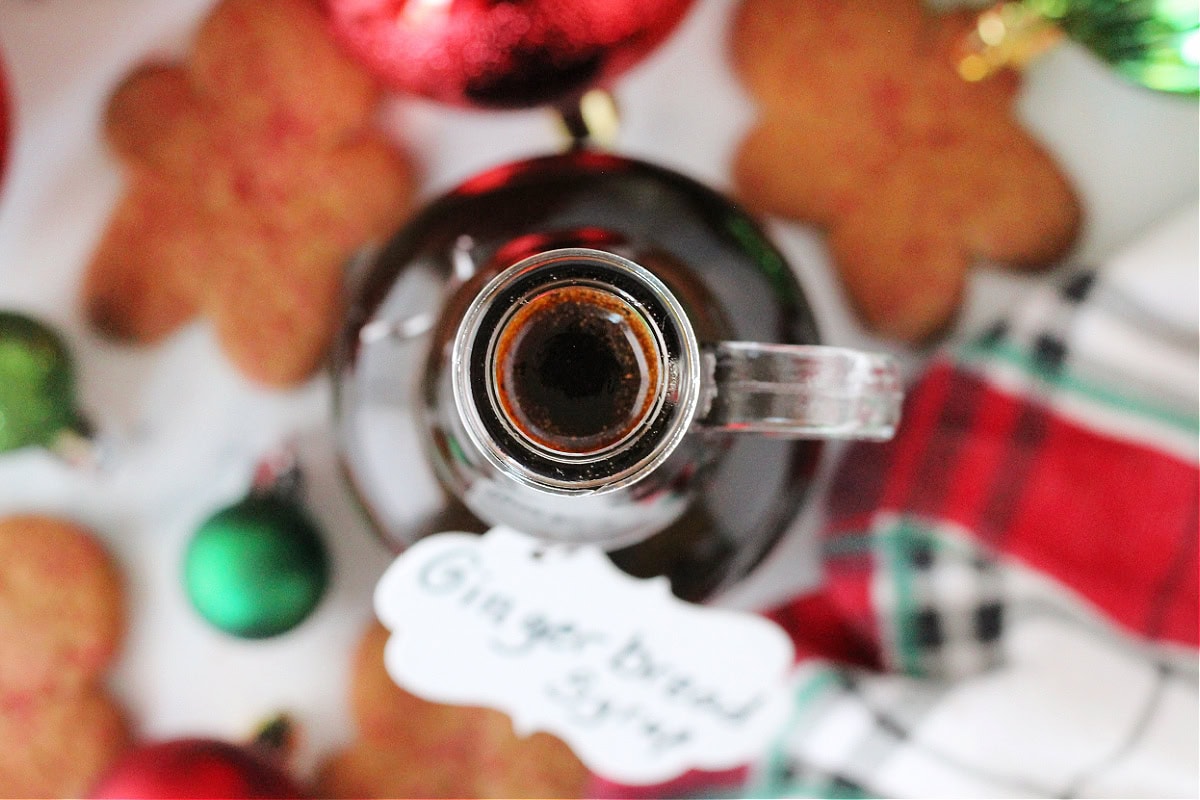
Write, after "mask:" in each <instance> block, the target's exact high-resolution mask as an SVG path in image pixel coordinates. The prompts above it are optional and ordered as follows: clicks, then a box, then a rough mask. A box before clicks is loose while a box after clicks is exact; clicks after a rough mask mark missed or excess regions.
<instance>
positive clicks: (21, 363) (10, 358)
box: [0, 311, 96, 463]
mask: <svg viewBox="0 0 1200 800" xmlns="http://www.w3.org/2000/svg"><path fill="white" fill-rule="evenodd" d="M75 401H76V398H75V370H74V365H73V363H72V359H71V354H70V352H69V350H68V349H67V345H66V343H65V342H64V341H63V339H62V337H61V336H60V335H59V334H58V333H57V332H56V331H55V330H54V329H52V328H50V327H49V326H47V325H45V324H43V323H41V322H39V321H38V320H36V319H34V318H33V317H29V316H26V315H24V314H18V313H16V312H12V311H0V454H3V453H7V452H9V451H12V450H18V449H21V448H25V447H44V448H48V449H50V450H52V451H53V452H55V453H56V454H58V455H59V456H61V457H63V458H64V459H66V460H67V461H68V462H71V463H80V462H87V461H89V460H92V456H94V455H95V450H96V448H95V446H94V445H95V443H94V441H93V440H92V439H91V432H90V428H89V426H88V424H87V423H86V422H85V420H84V419H83V417H82V416H80V414H79V412H78V411H77V410H76V407H75Z"/></svg>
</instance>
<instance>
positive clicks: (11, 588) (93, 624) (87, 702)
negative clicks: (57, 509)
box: [0, 516, 129, 797]
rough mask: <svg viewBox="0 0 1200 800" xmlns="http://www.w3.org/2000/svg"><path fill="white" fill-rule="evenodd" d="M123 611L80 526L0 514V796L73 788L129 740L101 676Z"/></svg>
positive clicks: (73, 791) (107, 568)
mask: <svg viewBox="0 0 1200 800" xmlns="http://www.w3.org/2000/svg"><path fill="white" fill-rule="evenodd" d="M123 611H124V609H123V591H122V586H121V580H120V576H119V575H118V574H117V571H116V568H115V567H114V565H113V563H112V561H111V560H110V559H109V557H108V555H107V554H106V553H105V551H104V549H103V547H101V545H100V543H99V542H98V541H97V540H96V538H95V537H94V536H93V535H92V534H91V533H90V532H89V531H87V530H85V529H84V528H81V527H80V526H78V525H76V524H74V523H72V522H68V521H66V520H61V519H56V518H52V517H43V516H15V517H8V518H5V519H0V643H3V646H0V797H80V796H82V795H83V794H85V793H86V792H87V791H88V790H89V789H90V788H91V784H92V782H93V781H95V780H96V778H97V776H98V775H100V774H101V773H102V772H103V771H104V770H105V769H107V768H108V766H109V765H110V764H111V763H112V762H113V760H114V759H116V758H117V756H119V755H120V754H121V753H122V752H123V751H124V750H125V749H126V747H128V745H129V731H128V727H127V724H126V721H125V717H124V714H123V713H122V711H121V709H120V708H119V707H118V706H117V704H116V703H115V702H114V701H113V699H112V698H111V697H110V696H109V695H108V693H107V692H106V690H105V689H104V687H103V685H102V680H103V676H104V672H105V670H106V669H107V668H108V666H109V664H110V663H111V662H112V659H113V657H114V655H115V654H116V651H117V646H118V644H119V643H120V639H121V636H122V633H123V630H124V613H123Z"/></svg>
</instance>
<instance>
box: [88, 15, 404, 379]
mask: <svg viewBox="0 0 1200 800" xmlns="http://www.w3.org/2000/svg"><path fill="white" fill-rule="evenodd" d="M378 99H379V94H378V89H377V87H376V86H375V84H374V83H373V81H372V79H371V78H370V77H369V76H368V75H367V74H366V73H365V72H364V71H363V70H362V69H361V68H360V67H358V66H356V65H354V64H353V63H352V62H351V61H349V60H348V59H347V58H346V57H345V56H343V55H342V53H341V52H340V51H339V50H338V48H337V46H336V45H335V44H334V43H333V41H332V40H331V39H330V36H329V34H328V31H327V30H326V24H325V20H324V18H323V17H322V15H321V11H320V9H319V8H318V7H317V6H316V4H315V0H221V2H219V3H218V4H217V6H216V7H215V8H214V10H213V12H212V14H211V15H210V16H209V17H208V19H207V20H206V21H205V22H204V23H203V25H202V26H201V29H200V31H199V33H198V35H197V38H196V41H195V43H194V46H193V49H192V51H191V54H190V57H189V58H188V59H187V60H186V62H185V63H183V64H182V65H146V66H143V67H140V68H138V69H137V70H135V71H134V72H133V73H132V74H131V75H129V76H128V77H127V78H126V79H125V80H124V82H123V83H122V84H121V85H120V86H119V87H118V88H117V90H116V92H115V93H114V95H113V96H112V98H111V100H110V102H109V105H108V110H107V115H106V118H105V123H104V131H105V136H106V139H107V142H108V144H109V146H110V148H111V149H112V150H113V152H114V153H115V154H116V156H117V157H118V158H119V159H120V160H121V161H122V162H123V164H124V166H125V168H126V169H125V172H126V175H127V187H126V190H125V193H124V195H123V197H122V198H121V199H120V201H119V202H118V205H117V207H116V210H115V211H114V213H113V216H112V218H111V220H110V221H109V224H108V227H107V229H106V230H105V232H104V234H103V236H102V238H101V240H100V242H99V244H98V247H97V250H96V252H95V254H94V256H93V258H92V261H91V264H90V265H89V267H88V271H87V274H86V277H85V280H84V288H83V301H84V307H85V311H86V313H87V316H88V318H89V319H90V321H91V322H92V324H93V325H94V327H96V328H97V329H98V330H100V331H101V332H103V333H106V334H108V335H110V336H112V337H114V338H117V339H120V340H126V341H132V342H138V343H151V342H156V341H158V340H160V339H162V338H163V337H165V336H167V335H168V334H170V333H172V332H173V331H175V330H176V329H177V328H179V327H180V326H181V325H183V324H184V323H185V322H187V321H188V320H190V319H192V318H193V317H194V316H196V315H198V314H199V315H203V316H205V317H207V318H209V319H210V320H211V321H212V323H213V325H214V327H215V329H216V334H217V337H218V339H219V341H220V344H221V346H222V348H223V349H224V351H225V352H226V354H227V355H228V357H229V358H230V359H231V360H232V361H233V363H234V364H235V365H236V366H237V367H238V368H239V369H240V370H241V371H242V372H243V373H244V374H245V375H246V376H248V377H249V378H251V379H253V380H255V381H258V382H260V383H262V384H266V385H269V386H287V385H290V384H294V383H296V382H298V381H300V380H303V379H304V378H306V377H308V376H309V375H310V374H311V373H312V372H313V371H314V369H315V368H316V367H317V366H318V365H319V364H320V362H321V360H322V358H323V356H324V354H325V352H326V350H327V348H328V346H329V344H330V341H331V339H332V337H333V334H334V331H335V330H336V327H337V324H338V320H339V317H340V312H341V303H342V277H343V268H344V265H345V263H346V262H347V260H348V259H349V257H350V256H351V255H352V253H354V251H355V250H356V249H357V248H359V247H360V246H362V245H363V244H364V243H365V242H367V241H369V240H372V239H374V238H377V237H382V236H383V235H385V234H387V233H388V232H390V231H391V230H392V229H393V228H394V227H395V226H396V225H398V224H399V222H400V221H401V220H402V218H403V217H404V216H405V214H406V213H407V210H408V207H409V203H410V199H411V194H412V189H413V177H412V172H411V169H410V166H409V164H408V163H407V161H406V160H405V159H404V157H403V156H402V155H401V154H400V153H399V152H398V151H397V149H396V148H395V147H394V146H393V145H392V144H391V143H390V142H389V141H388V140H387V139H386V137H385V136H384V135H383V134H382V133H381V132H380V131H378V130H377V129H376V128H375V126H374V117H375V113H376V109H377V105H378Z"/></svg>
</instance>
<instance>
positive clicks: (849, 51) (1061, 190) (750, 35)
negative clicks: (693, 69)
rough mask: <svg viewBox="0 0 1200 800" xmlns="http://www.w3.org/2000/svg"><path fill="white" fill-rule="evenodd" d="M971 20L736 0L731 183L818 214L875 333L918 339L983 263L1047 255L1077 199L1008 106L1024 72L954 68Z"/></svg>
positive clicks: (848, 4) (787, 0) (773, 206)
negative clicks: (742, 114) (969, 75)
mask: <svg viewBox="0 0 1200 800" xmlns="http://www.w3.org/2000/svg"><path fill="white" fill-rule="evenodd" d="M973 19H974V15H973V14H971V13H970V12H966V11H960V12H952V13H946V14H934V13H932V12H928V11H926V10H925V9H924V7H923V6H922V4H921V3H920V1H919V0H803V2H797V1H796V0H745V2H743V4H742V6H741V7H740V9H739V11H738V14H737V17H736V21H735V28H734V32H733V40H732V53H733V61H734V66H735V69H736V71H737V72H738V74H739V76H740V77H741V79H742V81H743V82H744V84H745V86H746V88H747V89H748V90H749V92H750V93H751V94H752V95H753V96H754V98H755V99H756V101H757V103H758V106H759V111H760V117H759V120H758V122H757V125H756V126H755V127H754V128H753V130H751V132H750V133H749V135H748V136H747V138H746V139H745V140H744V141H743V142H742V143H741V146H740V149H739V150H738V153H737V156H736V161H735V163H734V178H735V181H736V184H737V186H738V189H739V192H740V193H741V195H742V196H743V197H744V198H745V199H746V200H747V201H748V202H749V203H750V204H751V205H754V206H757V207H759V208H760V209H762V210H764V211H767V212H769V213H774V214H779V215H781V216H784V217H788V218H790V219H794V220H798V221H804V222H809V223H813V224H816V225H818V226H820V227H822V228H824V229H825V230H826V232H827V234H828V245H829V250H830V254H831V258H832V260H833V262H834V264H835V266H836V268H837V270H838V272H839V274H840V276H841V280H842V283H843V285H844V287H845V290H846V292H847V294H848V297H849V300H850V301H851V303H852V305H854V306H855V307H856V308H857V310H858V311H859V312H860V314H861V316H862V318H863V319H864V321H865V322H866V324H867V325H868V326H869V327H871V328H873V329H874V330H876V331H878V332H880V333H882V334H884V335H888V336H892V337H895V338H898V339H901V340H904V341H908V342H914V343H919V342H924V341H926V340H928V339H930V338H932V337H934V336H935V335H937V334H938V333H940V332H942V331H943V330H944V329H945V328H946V327H947V326H948V325H950V324H951V323H952V322H953V320H954V317H955V313H956V310H957V308H958V306H959V303H960V301H961V298H962V294H963V288H964V283H965V278H966V273H967V270H968V268H969V267H970V266H971V264H972V263H973V262H974V261H976V260H977V259H987V260H989V261H994V262H997V263H1001V264H1004V265H1007V266H1009V267H1012V268H1017V269H1028V268H1037V267H1042V266H1045V265H1049V264H1050V263H1052V262H1054V261H1055V260H1056V259H1058V258H1060V257H1061V256H1063V255H1064V254H1065V253H1066V252H1067V250H1068V249H1069V248H1070V247H1071V245H1072V244H1073V242H1074V240H1075V238H1076V234H1077V231H1078V229H1079V225H1080V206H1079V201H1078V200H1077V198H1076V196H1075V193H1074V191H1073V190H1072V187H1071V186H1070V184H1069V182H1068V180H1067V178H1066V177H1064V175H1063V174H1062V172H1061V171H1060V170H1059V168H1058V166H1057V165H1056V164H1055V162H1054V160H1053V159H1052V157H1051V156H1050V155H1049V154H1048V153H1047V151H1046V150H1045V149H1044V148H1043V147H1042V146H1040V145H1039V144H1038V143H1037V142H1036V141H1034V139H1033V138H1032V137H1031V136H1030V135H1029V134H1028V133H1026V132H1025V130H1023V129H1022V127H1021V126H1020V124H1019V123H1018V122H1017V121H1016V120H1015V119H1014V117H1013V100H1014V96H1015V94H1016V92H1017V89H1018V85H1019V79H1018V76H1017V75H1015V74H1014V73H1012V72H1005V73H1002V74H999V75H997V76H995V77H993V78H991V79H989V80H986V81H983V82H980V83H968V82H966V81H964V80H963V79H962V78H961V77H960V76H959V74H958V72H957V71H956V69H955V63H956V60H957V58H956V56H957V55H959V53H958V49H959V47H960V45H961V43H962V42H963V41H964V37H965V36H966V35H967V32H968V31H969V30H970V28H971V26H972V24H973Z"/></svg>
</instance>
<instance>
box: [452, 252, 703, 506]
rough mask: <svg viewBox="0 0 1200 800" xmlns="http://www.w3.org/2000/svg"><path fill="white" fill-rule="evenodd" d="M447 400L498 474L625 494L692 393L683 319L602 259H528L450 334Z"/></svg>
mask: <svg viewBox="0 0 1200 800" xmlns="http://www.w3.org/2000/svg"><path fill="white" fill-rule="evenodd" d="M453 361H454V366H453V370H452V376H453V384H454V385H453V391H454V398H455V402H456V404H457V405H458V409H459V413H460V415H461V417H462V419H463V421H464V423H465V428H466V431H467V433H468V436H469V437H470V438H471V440H472V442H473V443H474V444H475V445H476V446H477V447H478V448H479V450H480V451H481V452H482V453H483V454H484V455H485V457H487V459H488V460H489V461H491V462H492V463H493V464H494V465H495V466H496V467H498V468H499V469H501V470H502V471H504V472H506V473H507V474H510V475H512V476H513V477H515V478H517V479H518V480H520V481H522V482H524V483H526V484H529V485H532V486H536V487H538V488H542V489H546V490H549V491H554V492H558V493H566V494H572V493H583V492H587V493H594V492H598V491H606V490H611V489H616V488H619V487H620V486H625V485H628V484H629V483H632V482H633V481H636V480H638V479H639V478H640V477H642V476H643V475H645V474H647V473H648V472H649V471H650V470H652V469H653V468H654V467H656V466H658V464H660V463H662V461H663V460H664V459H665V458H666V457H667V456H668V455H669V454H670V452H671V451H672V450H674V448H675V446H676V445H677V444H678V442H679V440H680V439H681V438H682V436H683V434H684V433H685V432H686V430H687V428H688V427H689V426H690V424H691V419H692V416H693V415H694V413H695V407H696V403H697V399H698V396H699V354H698V348H697V347H696V346H695V334H694V333H693V332H692V329H691V325H690V324H689V323H688V321H687V317H686V314H685V313H684V311H683V309H682V307H681V306H680V305H679V303H678V301H677V300H676V299H675V297H674V296H673V295H672V294H671V292H670V291H669V290H668V289H667V287H666V286H665V285H663V284H662V282H661V281H659V280H658V278H656V277H655V276H654V275H653V274H652V273H650V272H649V271H648V270H646V269H645V268H643V267H641V266H639V265H637V264H635V263H633V262H631V261H629V260H627V259H624V258H621V257H620V256H617V255H614V254H611V253H607V252H604V251H599V250H590V249H584V248H570V249H561V250H551V251H547V252H544V253H539V254H537V255H534V256H531V257H529V258H527V259H525V260H523V261H521V262H519V263H517V264H515V265H513V266H512V267H509V268H508V269H506V270H505V271H504V272H502V273H500V274H499V275H498V276H496V277H495V278H493V279H492V281H491V282H490V283H489V284H488V285H487V286H485V287H484V289H483V291H482V292H480V294H479V295H478V296H477V297H476V298H475V300H474V301H473V302H472V304H471V306H470V307H469V308H468V309H467V313H466V314H465V316H464V318H463V322H462V324H461V325H460V327H459V330H458V333H457V336H456V339H455V344H454V353H453Z"/></svg>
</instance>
